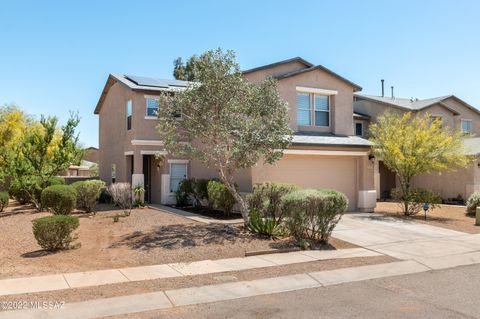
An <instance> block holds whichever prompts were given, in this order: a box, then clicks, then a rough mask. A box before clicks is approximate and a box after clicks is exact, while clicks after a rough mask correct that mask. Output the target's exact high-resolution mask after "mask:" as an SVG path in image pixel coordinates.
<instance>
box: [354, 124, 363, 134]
mask: <svg viewBox="0 0 480 319" xmlns="http://www.w3.org/2000/svg"><path fill="white" fill-rule="evenodd" d="M355 135H356V136H363V123H361V122H356V123H355Z"/></svg>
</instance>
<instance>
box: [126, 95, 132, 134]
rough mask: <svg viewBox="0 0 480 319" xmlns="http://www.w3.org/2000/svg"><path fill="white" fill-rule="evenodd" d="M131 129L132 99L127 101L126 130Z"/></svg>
mask: <svg viewBox="0 0 480 319" xmlns="http://www.w3.org/2000/svg"><path fill="white" fill-rule="evenodd" d="M130 129H132V100H128V101H127V130H130Z"/></svg>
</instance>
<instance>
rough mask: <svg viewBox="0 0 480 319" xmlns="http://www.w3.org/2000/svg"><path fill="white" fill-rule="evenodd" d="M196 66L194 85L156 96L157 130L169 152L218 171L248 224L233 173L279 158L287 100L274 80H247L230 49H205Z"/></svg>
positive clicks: (287, 135) (286, 137)
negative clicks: (257, 81) (256, 81)
mask: <svg viewBox="0 0 480 319" xmlns="http://www.w3.org/2000/svg"><path fill="white" fill-rule="evenodd" d="M194 69H195V77H196V78H195V80H196V81H197V82H196V83H192V84H191V85H190V86H189V87H188V88H187V89H186V90H184V91H178V92H176V93H175V94H164V95H162V96H161V97H160V101H159V124H158V132H159V133H160V135H161V136H162V140H163V141H164V144H165V148H166V149H167V150H168V151H169V152H170V153H173V154H174V155H177V156H181V157H185V158H189V159H194V160H199V161H201V162H203V163H204V164H205V165H206V166H208V167H213V168H215V169H216V170H217V172H218V174H219V178H220V179H221V181H222V182H223V183H224V184H225V186H226V187H227V188H228V190H229V191H230V192H231V193H232V195H233V196H234V197H235V200H236V201H237V203H238V205H239V207H240V211H241V213H242V215H243V218H244V220H245V222H247V221H248V210H247V206H246V204H245V201H244V199H243V198H242V197H241V196H240V194H239V193H238V190H237V188H236V186H235V182H234V179H233V178H234V174H235V172H237V171H238V170H239V169H244V168H249V167H252V166H253V165H255V164H256V163H257V162H259V161H261V160H263V161H264V162H266V163H273V162H275V161H276V160H278V159H280V158H281V157H282V154H283V150H284V149H285V148H286V147H288V145H289V144H290V141H291V134H292V131H291V129H290V128H289V120H288V107H287V103H286V102H285V101H284V100H283V99H282V98H281V97H280V95H279V93H278V91H277V87H276V82H275V81H274V80H273V79H267V80H265V81H264V82H262V83H260V84H258V85H257V84H252V83H249V82H248V81H247V80H245V79H244V78H243V76H242V73H241V71H240V66H239V65H238V64H237V62H236V60H235V54H234V53H233V51H227V52H225V53H224V52H223V51H222V50H221V49H217V50H214V51H207V52H205V53H204V54H202V55H201V56H199V57H198V58H195V66H194Z"/></svg>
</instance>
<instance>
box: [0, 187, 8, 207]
mask: <svg viewBox="0 0 480 319" xmlns="http://www.w3.org/2000/svg"><path fill="white" fill-rule="evenodd" d="M9 198H10V196H9V195H8V193H7V192H0V212H3V209H4V208H5V207H7V206H8V200H9Z"/></svg>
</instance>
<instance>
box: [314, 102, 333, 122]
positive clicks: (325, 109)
mask: <svg viewBox="0 0 480 319" xmlns="http://www.w3.org/2000/svg"><path fill="white" fill-rule="evenodd" d="M314 97H315V98H314V104H315V113H314V118H315V126H330V103H329V97H328V96H326V95H318V94H315V95H314Z"/></svg>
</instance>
